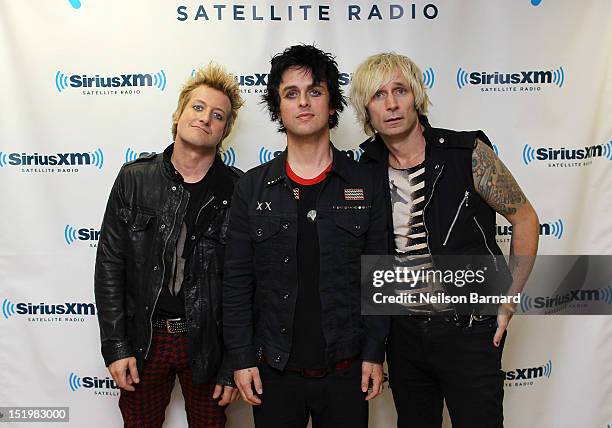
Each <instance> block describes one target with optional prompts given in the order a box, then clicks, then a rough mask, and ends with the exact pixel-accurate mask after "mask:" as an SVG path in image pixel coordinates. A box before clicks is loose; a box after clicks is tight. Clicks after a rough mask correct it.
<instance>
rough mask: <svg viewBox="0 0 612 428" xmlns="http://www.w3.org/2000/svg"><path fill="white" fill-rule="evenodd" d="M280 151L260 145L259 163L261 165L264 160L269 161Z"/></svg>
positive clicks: (280, 151)
mask: <svg viewBox="0 0 612 428" xmlns="http://www.w3.org/2000/svg"><path fill="white" fill-rule="evenodd" d="M282 152H283V151H282V150H276V151H271V150H268V149H266V148H265V147H262V148H261V149H259V163H260V164H261V165H263V164H264V163H266V162H270V161H271V160H272V159H274V158H275V157H277V156H279V155H280V154H281V153H282Z"/></svg>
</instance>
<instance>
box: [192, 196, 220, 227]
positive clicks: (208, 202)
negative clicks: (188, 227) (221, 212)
mask: <svg viewBox="0 0 612 428" xmlns="http://www.w3.org/2000/svg"><path fill="white" fill-rule="evenodd" d="M214 199H215V195H212V196H211V197H210V199H209V200H208V201H207V202H206V203H205V204H204V205H202V208H200V211H198V215H197V216H196V221H195V224H198V220H199V219H200V214H202V210H203V209H204V208H206V207H207V206H208V204H210V203H211V202H212V201H213V200H214Z"/></svg>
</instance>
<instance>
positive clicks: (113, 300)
mask: <svg viewBox="0 0 612 428" xmlns="http://www.w3.org/2000/svg"><path fill="white" fill-rule="evenodd" d="M123 174H124V170H123V169H122V170H121V172H120V173H119V176H118V177H117V179H116V180H115V184H114V185H113V188H112V190H111V193H110V196H109V199H108V203H107V205H106V212H105V213H104V219H103V222H102V227H101V230H100V239H99V242H98V251H97V255H96V266H95V274H94V290H95V297H96V308H97V314H98V323H99V325H100V340H101V343H102V356H103V357H104V362H105V364H106V365H107V366H108V365H109V364H111V363H112V362H113V361H116V360H119V359H122V358H126V357H130V356H133V351H132V348H131V345H130V343H129V340H128V338H127V335H126V328H125V321H126V320H125V318H126V314H125V310H124V307H125V305H124V301H125V258H124V242H125V239H126V237H125V232H126V227H127V216H126V214H125V213H123V211H122V208H123V207H124V206H125V204H124V194H123V192H124V189H123V185H122V176H123Z"/></svg>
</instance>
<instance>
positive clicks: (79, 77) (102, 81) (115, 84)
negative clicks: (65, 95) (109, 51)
mask: <svg viewBox="0 0 612 428" xmlns="http://www.w3.org/2000/svg"><path fill="white" fill-rule="evenodd" d="M146 86H152V87H155V88H157V89H159V90H160V91H164V90H165V89H166V73H165V72H164V70H163V69H162V70H160V71H158V72H154V73H138V74H120V75H115V76H100V75H99V74H95V75H94V76H88V75H87V74H70V75H67V74H64V73H63V72H61V71H57V72H56V73H55V89H57V91H58V92H60V93H61V92H63V91H65V90H66V89H69V88H109V89H114V88H128V87H146Z"/></svg>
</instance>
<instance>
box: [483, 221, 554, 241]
mask: <svg viewBox="0 0 612 428" xmlns="http://www.w3.org/2000/svg"><path fill="white" fill-rule="evenodd" d="M495 228H496V232H497V236H508V235H512V226H511V225H497V226H496V227H495ZM564 231H565V227H564V225H563V220H562V219H558V220H556V221H553V222H550V223H540V236H552V237H554V238H557V239H561V238H562V237H563V233H564Z"/></svg>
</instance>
